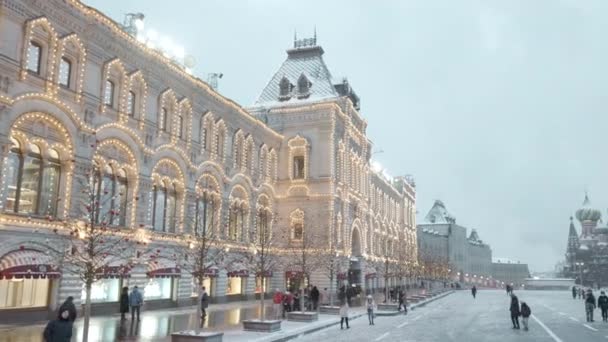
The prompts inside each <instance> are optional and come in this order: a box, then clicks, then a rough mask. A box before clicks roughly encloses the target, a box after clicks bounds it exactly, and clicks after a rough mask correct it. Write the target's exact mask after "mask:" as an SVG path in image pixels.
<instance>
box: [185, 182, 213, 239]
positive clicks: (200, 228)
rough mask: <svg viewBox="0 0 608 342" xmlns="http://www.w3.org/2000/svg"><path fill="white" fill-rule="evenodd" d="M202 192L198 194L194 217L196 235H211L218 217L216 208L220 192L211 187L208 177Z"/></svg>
mask: <svg viewBox="0 0 608 342" xmlns="http://www.w3.org/2000/svg"><path fill="white" fill-rule="evenodd" d="M202 187H203V189H202V192H201V193H200V194H199V195H198V196H197V200H196V215H195V217H194V227H193V229H192V231H193V233H194V235H200V236H209V235H210V234H212V233H213V227H214V226H215V224H216V222H218V218H216V217H215V216H216V210H217V209H218V207H219V204H220V199H219V194H218V193H217V192H216V191H215V190H214V189H213V188H211V186H210V184H209V182H208V179H207V178H205V179H204V181H203V184H202Z"/></svg>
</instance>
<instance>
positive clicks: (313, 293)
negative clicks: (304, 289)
mask: <svg viewBox="0 0 608 342" xmlns="http://www.w3.org/2000/svg"><path fill="white" fill-rule="evenodd" d="M320 295H321V294H320V293H319V289H317V287H316V286H313V287H312V290H310V299H311V300H312V309H313V310H317V309H318V308H319V296H320Z"/></svg>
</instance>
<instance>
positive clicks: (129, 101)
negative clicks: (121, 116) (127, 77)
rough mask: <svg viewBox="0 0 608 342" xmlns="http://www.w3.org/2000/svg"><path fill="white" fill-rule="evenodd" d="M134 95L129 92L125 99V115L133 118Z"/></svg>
mask: <svg viewBox="0 0 608 342" xmlns="http://www.w3.org/2000/svg"><path fill="white" fill-rule="evenodd" d="M135 102H136V101H135V93H134V92H133V91H130V92H129V97H128V98H127V114H128V115H129V116H130V117H134V116H135Z"/></svg>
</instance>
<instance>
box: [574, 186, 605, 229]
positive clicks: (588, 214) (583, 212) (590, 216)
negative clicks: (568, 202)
mask: <svg viewBox="0 0 608 342" xmlns="http://www.w3.org/2000/svg"><path fill="white" fill-rule="evenodd" d="M601 218H602V213H601V212H600V211H599V210H597V209H595V208H592V207H591V201H589V196H588V195H587V193H585V200H584V201H583V206H582V207H581V208H580V209H579V210H577V211H576V219H577V220H578V221H579V222H580V223H581V226H582V227H583V231H582V234H581V236H582V237H583V238H586V237H588V236H591V235H592V234H593V229H594V228H595V227H596V226H597V222H598V221H599V220H600V219H601Z"/></svg>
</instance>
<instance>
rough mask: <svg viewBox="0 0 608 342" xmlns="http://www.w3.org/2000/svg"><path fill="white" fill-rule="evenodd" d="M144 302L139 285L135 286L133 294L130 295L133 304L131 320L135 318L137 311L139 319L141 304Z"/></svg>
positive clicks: (130, 301) (130, 302)
mask: <svg viewBox="0 0 608 342" xmlns="http://www.w3.org/2000/svg"><path fill="white" fill-rule="evenodd" d="M143 303H144V299H143V297H142V295H141V292H139V288H138V287H137V286H135V287H133V291H131V295H130V296H129V304H130V305H131V321H134V320H135V312H137V320H138V321H139V314H140V308H141V305H142V304H143Z"/></svg>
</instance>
